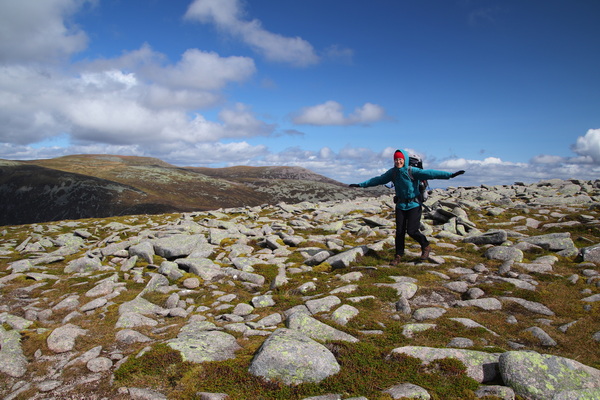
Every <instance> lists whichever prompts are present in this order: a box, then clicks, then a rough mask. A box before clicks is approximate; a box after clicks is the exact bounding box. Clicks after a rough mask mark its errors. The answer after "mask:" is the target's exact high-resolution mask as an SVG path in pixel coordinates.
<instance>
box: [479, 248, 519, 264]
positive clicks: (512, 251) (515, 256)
mask: <svg viewBox="0 0 600 400" xmlns="http://www.w3.org/2000/svg"><path fill="white" fill-rule="evenodd" d="M485 256H486V257H487V258H489V259H490V260H501V261H517V262H521V261H523V252H522V251H521V250H519V249H517V248H516V247H507V246H494V247H490V248H489V249H487V251H486V252H485Z"/></svg>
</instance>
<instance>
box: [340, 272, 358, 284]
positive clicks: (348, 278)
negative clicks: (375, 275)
mask: <svg viewBox="0 0 600 400" xmlns="http://www.w3.org/2000/svg"><path fill="white" fill-rule="evenodd" d="M362 277H363V274H362V272H359V271H354V272H348V273H347V274H344V275H341V276H340V280H341V281H343V282H348V283H350V282H356V281H359V280H360V279H361V278H362Z"/></svg>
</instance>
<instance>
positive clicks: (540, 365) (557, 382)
mask: <svg viewBox="0 0 600 400" xmlns="http://www.w3.org/2000/svg"><path fill="white" fill-rule="evenodd" d="M499 368H500V374H501V376H502V380H503V382H504V383H505V384H506V385H507V386H509V387H511V388H512V389H513V390H514V391H515V393H516V394H517V395H519V396H523V397H525V398H528V399H531V400H546V399H552V398H553V396H554V395H555V394H557V393H560V392H564V391H567V390H581V389H595V388H600V370H597V369H595V368H592V367H589V366H587V365H584V364H581V363H579V362H578V361H575V360H570V359H567V358H563V357H558V356H553V355H549V354H539V353H536V352H533V351H508V352H506V353H503V354H501V355H500V357H499Z"/></svg>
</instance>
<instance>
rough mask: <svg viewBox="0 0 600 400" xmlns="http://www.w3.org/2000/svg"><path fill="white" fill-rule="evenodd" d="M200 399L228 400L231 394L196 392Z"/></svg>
mask: <svg viewBox="0 0 600 400" xmlns="http://www.w3.org/2000/svg"><path fill="white" fill-rule="evenodd" d="M196 396H197V397H198V399H199V400H228V399H229V396H228V395H227V394H226V393H208V392H196Z"/></svg>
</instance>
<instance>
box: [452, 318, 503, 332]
mask: <svg viewBox="0 0 600 400" xmlns="http://www.w3.org/2000/svg"><path fill="white" fill-rule="evenodd" d="M448 319H449V320H451V321H455V322H458V323H459V324H462V325H464V326H466V327H467V328H483V329H485V330H486V331H488V332H489V333H491V334H492V335H494V336H498V334H497V333H496V332H494V331H491V330H489V329H488V328H486V327H485V326H483V325H481V324H480V323H478V322H475V321H473V320H472V319H470V318H448Z"/></svg>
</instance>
